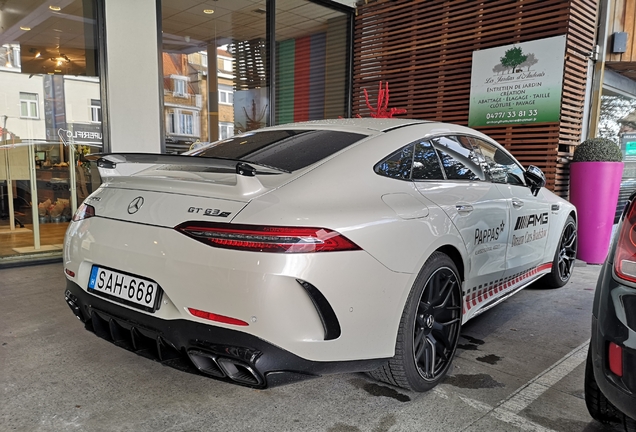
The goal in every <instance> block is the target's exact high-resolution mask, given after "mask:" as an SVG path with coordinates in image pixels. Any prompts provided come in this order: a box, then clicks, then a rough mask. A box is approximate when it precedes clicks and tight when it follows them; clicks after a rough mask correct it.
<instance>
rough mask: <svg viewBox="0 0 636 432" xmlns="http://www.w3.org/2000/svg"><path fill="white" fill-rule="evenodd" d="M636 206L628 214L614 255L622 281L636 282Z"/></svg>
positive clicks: (616, 268)
mask: <svg viewBox="0 0 636 432" xmlns="http://www.w3.org/2000/svg"><path fill="white" fill-rule="evenodd" d="M635 225H636V205H634V204H631V206H630V208H629V209H628V210H627V212H626V216H625V219H624V220H623V225H622V227H621V232H620V234H619V236H618V243H617V244H616V252H615V254H614V271H615V273H616V276H618V277H619V278H621V279H624V280H627V281H630V282H636V226H635Z"/></svg>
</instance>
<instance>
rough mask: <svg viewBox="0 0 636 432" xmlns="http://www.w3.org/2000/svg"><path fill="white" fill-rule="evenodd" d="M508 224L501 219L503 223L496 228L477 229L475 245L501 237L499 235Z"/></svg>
mask: <svg viewBox="0 0 636 432" xmlns="http://www.w3.org/2000/svg"><path fill="white" fill-rule="evenodd" d="M505 227H506V224H505V223H504V221H501V224H499V225H498V226H496V227H495V228H487V229H483V230H482V229H479V228H477V229H476V230H475V246H476V245H480V244H482V243H488V242H490V241H493V240H497V239H499V235H500V234H502V233H503V231H504V228H505Z"/></svg>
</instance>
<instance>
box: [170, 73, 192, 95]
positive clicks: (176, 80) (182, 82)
mask: <svg viewBox="0 0 636 432" xmlns="http://www.w3.org/2000/svg"><path fill="white" fill-rule="evenodd" d="M170 78H171V79H172V96H174V97H184V98H187V97H188V96H189V93H188V81H189V78H188V77H186V76H183V75H170ZM181 86H183V91H179V90H181V88H180V87H181Z"/></svg>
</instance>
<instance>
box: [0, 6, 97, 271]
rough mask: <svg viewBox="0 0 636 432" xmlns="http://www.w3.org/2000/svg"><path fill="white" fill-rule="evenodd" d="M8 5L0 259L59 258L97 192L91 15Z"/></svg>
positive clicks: (0, 107)
mask: <svg viewBox="0 0 636 432" xmlns="http://www.w3.org/2000/svg"><path fill="white" fill-rule="evenodd" d="M50 5H51V3H50V2H48V1H42V0H34V1H30V2H24V1H22V0H7V1H5V2H3V7H2V10H0V23H1V24H2V25H1V26H0V128H1V129H0V259H11V260H14V259H24V258H29V257H31V256H33V255H34V254H36V255H37V254H42V253H48V254H50V255H51V256H61V249H62V242H63V239H64V233H65V231H66V225H67V222H68V221H69V220H70V218H71V215H72V213H73V211H74V209H75V208H76V207H77V204H78V203H80V202H81V201H82V200H83V199H84V198H85V197H86V196H87V195H88V194H89V193H91V192H92V191H93V190H94V189H95V188H97V187H98V186H99V184H100V179H99V176H98V174H97V170H96V169H95V170H93V169H92V168H93V167H92V164H91V163H89V162H88V161H86V160H85V159H84V158H83V157H82V155H83V154H84V153H88V152H96V151H99V149H101V147H102V127H101V103H100V100H101V98H100V81H99V77H98V73H97V70H98V67H97V49H96V47H97V41H96V17H95V12H94V11H95V7H94V4H93V2H91V1H90V0H63V1H60V2H57V3H56V4H55V6H50Z"/></svg>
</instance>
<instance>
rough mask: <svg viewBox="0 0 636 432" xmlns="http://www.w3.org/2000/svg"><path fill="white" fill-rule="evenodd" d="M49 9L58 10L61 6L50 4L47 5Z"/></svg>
mask: <svg viewBox="0 0 636 432" xmlns="http://www.w3.org/2000/svg"><path fill="white" fill-rule="evenodd" d="M49 9H51V10H52V11H55V12H57V11H59V10H60V9H62V8H61V7H59V6H53V5H51V6H49Z"/></svg>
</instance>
